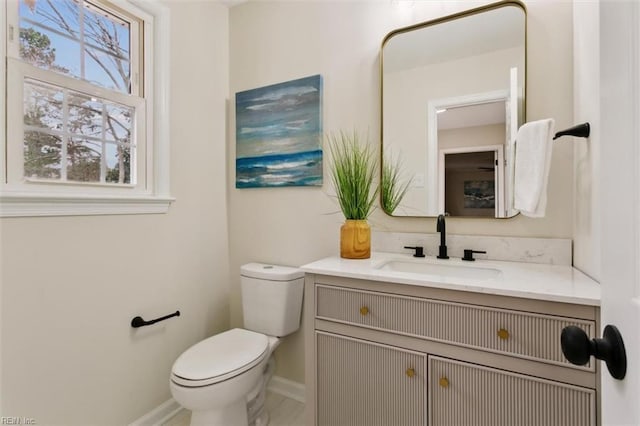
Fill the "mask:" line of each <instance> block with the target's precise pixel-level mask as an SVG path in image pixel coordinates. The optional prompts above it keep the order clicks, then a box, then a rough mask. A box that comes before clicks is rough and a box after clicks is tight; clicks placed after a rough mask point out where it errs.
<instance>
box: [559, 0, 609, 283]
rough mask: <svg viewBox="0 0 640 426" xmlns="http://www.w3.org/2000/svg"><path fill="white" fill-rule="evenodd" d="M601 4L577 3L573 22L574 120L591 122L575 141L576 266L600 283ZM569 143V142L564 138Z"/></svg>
mask: <svg viewBox="0 0 640 426" xmlns="http://www.w3.org/2000/svg"><path fill="white" fill-rule="evenodd" d="M599 17H600V14H599V2H597V1H596V2H576V3H575V5H574V11H573V20H574V41H573V43H574V65H573V70H574V76H573V78H574V82H573V85H574V111H573V115H574V119H575V123H584V122H586V121H588V122H589V123H590V124H591V135H590V137H589V138H588V139H578V138H575V139H574V142H573V144H574V161H573V167H574V173H575V177H576V178H575V179H576V180H575V189H574V191H575V204H574V209H573V210H574V215H575V219H574V223H573V262H574V265H575V267H576V268H578V269H580V270H581V271H582V272H584V273H586V274H587V275H590V276H591V277H593V278H594V279H596V280H598V279H600V253H601V252H600V213H599V212H600V186H599V183H598V182H599V181H600V167H599V163H600V149H601V148H600V147H601V145H602V140H601V139H600V20H599ZM565 139H566V138H565Z"/></svg>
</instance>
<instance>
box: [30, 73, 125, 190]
mask: <svg viewBox="0 0 640 426" xmlns="http://www.w3.org/2000/svg"><path fill="white" fill-rule="evenodd" d="M134 114H135V109H134V108H132V107H129V106H126V105H121V104H117V103H114V102H111V101H107V100H104V99H98V98H95V97H91V96H89V95H85V94H83V93H80V92H76V91H73V90H70V89H63V88H58V87H55V86H52V85H48V84H44V83H40V82H36V81H34V80H31V79H26V80H25V83H24V125H25V138H24V148H23V150H24V176H25V177H27V178H37V179H51V180H58V181H75V182H101V183H105V182H106V183H115V184H132V183H135V182H134V181H133V179H132V176H134V175H135V174H134V173H133V172H134V171H133V170H132V166H133V165H134V164H135V162H134V161H132V160H133V159H135V145H134V144H133V143H132V139H131V134H132V130H133V118H134Z"/></svg>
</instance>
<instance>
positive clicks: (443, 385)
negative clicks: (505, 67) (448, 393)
mask: <svg viewBox="0 0 640 426" xmlns="http://www.w3.org/2000/svg"><path fill="white" fill-rule="evenodd" d="M438 384H440V387H441V388H448V387H449V379H447V378H446V377H440V380H439V381H438Z"/></svg>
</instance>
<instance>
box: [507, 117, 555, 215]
mask: <svg viewBox="0 0 640 426" xmlns="http://www.w3.org/2000/svg"><path fill="white" fill-rule="evenodd" d="M554 125H555V123H554V121H553V119H546V120H539V121H532V122H529V123H525V124H524V125H522V127H520V130H518V134H517V136H516V154H515V157H516V158H515V176H514V183H513V191H514V203H513V206H514V208H515V209H516V210H520V213H522V214H523V215H525V216H529V217H544V214H545V209H546V208H547V182H548V180H549V168H550V166H551V152H552V151H553V139H552V138H553V130H554Z"/></svg>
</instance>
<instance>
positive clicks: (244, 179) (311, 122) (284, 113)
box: [236, 75, 322, 188]
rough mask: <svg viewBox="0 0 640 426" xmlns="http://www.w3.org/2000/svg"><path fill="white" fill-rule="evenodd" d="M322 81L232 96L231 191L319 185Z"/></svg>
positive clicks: (291, 83) (318, 78)
mask: <svg viewBox="0 0 640 426" xmlns="http://www.w3.org/2000/svg"><path fill="white" fill-rule="evenodd" d="M321 143H322V76H320V75H314V76H312V77H306V78H301V79H298V80H291V81H288V82H285V83H279V84H274V85H271V86H266V87H261V88H258V89H252V90H247V91H244V92H238V93H236V188H263V187H269V186H321V185H322V149H321Z"/></svg>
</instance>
